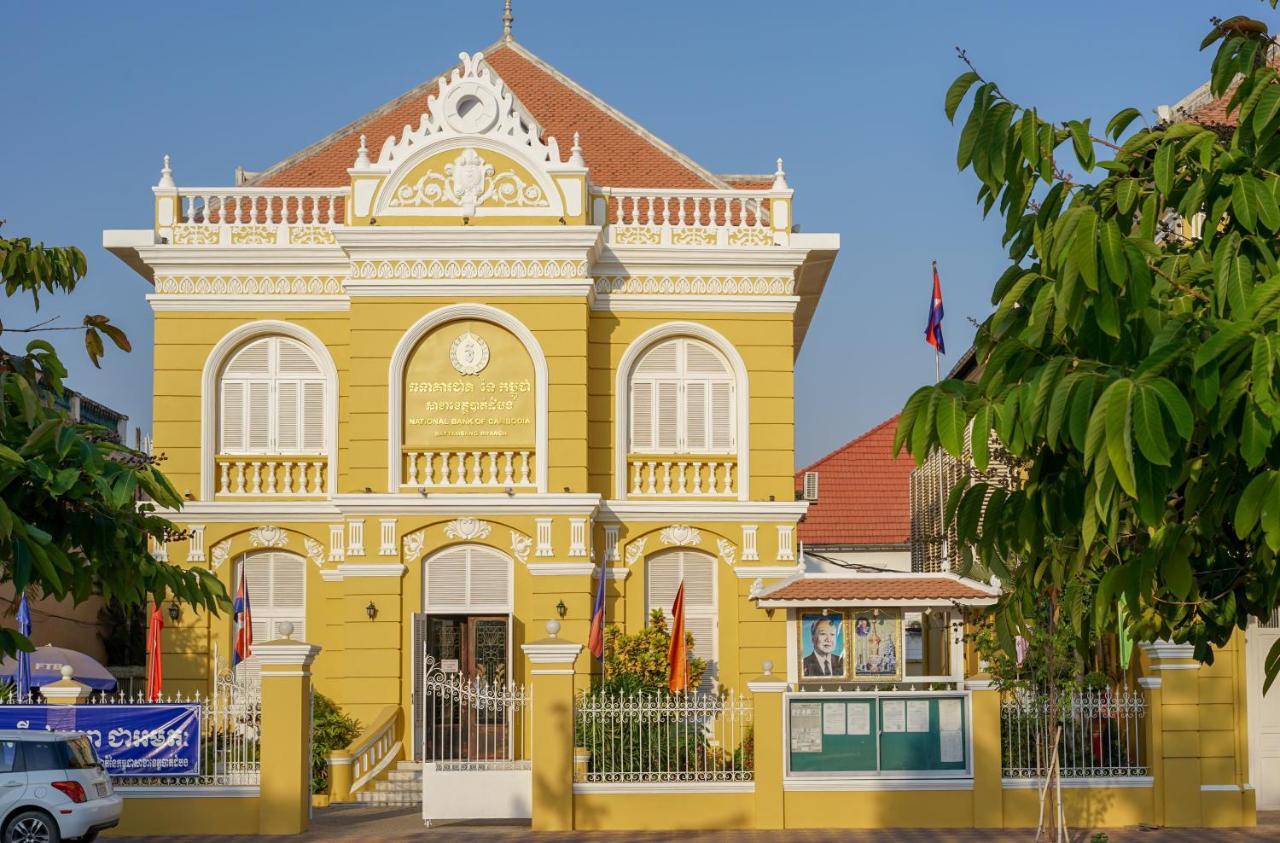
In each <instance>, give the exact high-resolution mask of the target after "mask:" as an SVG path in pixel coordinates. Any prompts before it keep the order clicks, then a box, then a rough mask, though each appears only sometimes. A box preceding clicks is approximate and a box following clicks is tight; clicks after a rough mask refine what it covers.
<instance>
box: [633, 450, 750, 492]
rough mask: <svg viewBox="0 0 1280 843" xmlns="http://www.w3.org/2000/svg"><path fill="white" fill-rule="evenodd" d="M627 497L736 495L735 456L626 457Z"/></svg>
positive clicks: (640, 455)
mask: <svg viewBox="0 0 1280 843" xmlns="http://www.w3.org/2000/svg"><path fill="white" fill-rule="evenodd" d="M627 473H628V474H629V475H630V478H631V482H630V492H629V493H628V494H629V495H630V496H631V497H649V498H684V497H695V498H696V497H703V498H711V497H721V498H723V497H736V496H737V494H738V490H737V488H736V484H737V482H738V459H737V457H736V456H733V455H713V456H685V455H681V456H674V455H664V454H632V455H630V456H629V457H627Z"/></svg>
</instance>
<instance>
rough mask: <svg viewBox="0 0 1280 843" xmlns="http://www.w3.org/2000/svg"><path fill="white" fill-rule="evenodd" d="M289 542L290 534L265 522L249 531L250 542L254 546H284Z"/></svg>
mask: <svg viewBox="0 0 1280 843" xmlns="http://www.w3.org/2000/svg"><path fill="white" fill-rule="evenodd" d="M288 543H289V534H288V533H286V532H285V531H284V530H282V529H280V528H279V527H274V526H271V525H269V524H264V525H263V526H261V527H254V528H253V529H252V530H250V531H249V544H251V545H253V546H254V547H284V546H285V545H287V544H288Z"/></svg>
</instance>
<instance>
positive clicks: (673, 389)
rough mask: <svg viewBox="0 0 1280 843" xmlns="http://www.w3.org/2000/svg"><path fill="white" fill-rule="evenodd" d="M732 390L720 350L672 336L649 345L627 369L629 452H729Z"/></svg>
mask: <svg viewBox="0 0 1280 843" xmlns="http://www.w3.org/2000/svg"><path fill="white" fill-rule="evenodd" d="M734 390H735V384H734V376H733V372H732V370H731V369H730V368H729V364H728V362H727V361H726V360H725V359H724V356H723V355H721V354H720V352H718V351H716V350H715V349H714V348H712V347H711V346H709V345H707V344H706V343H704V342H702V341H700V340H696V339H691V338H688V337H676V338H674V339H669V340H665V341H663V342H660V343H658V344H657V345H655V346H653V347H652V348H650V349H648V350H647V351H646V352H645V353H644V354H643V355H642V356H641V357H640V359H639V360H638V361H637V362H636V365H635V367H634V369H633V370H632V372H631V424H630V428H631V452H632V453H641V454H644V453H657V454H723V453H731V452H732V451H733V450H734V449H735V447H736V442H735V431H736V429H737V423H736V420H735V418H734V412H735V409H734V408H735V400H734Z"/></svg>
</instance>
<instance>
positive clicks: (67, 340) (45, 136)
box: [0, 0, 1280, 464]
mask: <svg viewBox="0 0 1280 843" xmlns="http://www.w3.org/2000/svg"><path fill="white" fill-rule="evenodd" d="M514 5H515V15H516V24H515V34H516V38H517V39H518V40H519V41H521V42H522V43H524V44H525V45H526V46H527V47H528V48H529V49H531V50H533V51H534V52H535V53H537V54H538V55H540V56H541V57H542V58H544V59H545V60H547V61H549V62H550V63H551V64H553V65H555V66H557V67H558V68H560V69H561V70H562V71H564V72H565V73H567V74H568V75H569V76H571V77H573V78H574V79H576V80H577V81H578V82H579V83H581V84H582V85H583V86H585V87H586V88H588V89H589V90H591V91H593V92H594V93H596V94H597V95H599V96H601V97H602V98H603V99H605V100H607V101H608V102H610V103H612V104H613V105H614V106H615V107H617V108H618V109H620V110H621V111H623V112H624V113H626V114H627V115H629V116H631V117H632V118H634V119H635V120H637V121H638V122H640V123H641V124H642V125H644V126H645V127H647V128H648V129H649V130H650V131H652V132H653V133H655V134H656V135H658V136H659V137H661V138H663V139H664V140H666V141H667V142H669V143H671V144H672V145H674V146H675V147H677V148H678V149H680V150H682V151H683V152H685V153H686V154H687V155H689V156H691V157H692V158H694V159H695V160H697V161H699V162H700V163H701V164H703V165H704V166H706V167H708V168H709V169H712V170H714V171H717V172H768V171H771V170H772V168H773V160H774V159H775V158H776V157H777V156H779V155H782V156H784V157H785V159H786V169H787V175H788V180H789V181H790V183H791V186H792V187H793V188H795V190H796V221H797V222H798V223H799V224H800V225H801V226H802V228H803V229H804V230H805V231H834V232H838V233H839V234H840V235H841V237H842V241H843V247H842V250H841V255H840V258H839V259H838V260H837V262H836V266H835V269H834V271H833V273H832V275H831V278H830V280H829V282H828V284H827V289H826V293H825V294H824V296H823V300H822V303H821V305H820V306H819V308H818V313H817V316H816V318H815V320H814V322H813V325H812V328H811V329H810V332H809V336H808V339H807V340H806V343H805V346H804V350H803V351H802V353H801V355H800V358H799V361H798V368H797V375H796V391H797V401H796V451H797V460H798V461H799V462H800V464H803V463H806V462H808V461H811V460H813V459H815V458H817V457H818V456H821V455H822V454H823V453H825V452H827V451H829V450H831V449H832V448H835V447H837V446H839V445H840V444H842V443H844V442H845V441H847V440H848V439H851V438H853V437H854V436H856V435H858V434H859V433H861V432H863V431H864V430H866V429H867V428H869V427H872V426H874V425H875V424H877V423H879V422H880V421H882V420H884V419H885V418H887V417H889V416H890V415H892V414H893V413H895V412H896V411H897V410H898V409H899V408H900V407H901V405H902V403H903V401H904V400H905V399H906V397H907V396H908V395H909V394H910V393H911V391H912V390H913V389H914V388H915V387H916V386H918V385H919V384H921V383H923V382H926V381H928V380H930V379H931V378H932V377H933V359H932V353H931V349H930V348H929V347H928V346H927V345H925V343H924V340H923V329H924V323H925V316H926V310H927V305H928V296H929V285H930V279H929V262H930V260H932V259H934V258H936V259H937V260H938V263H939V267H940V269H941V273H942V283H943V292H944V296H945V301H946V312H947V317H946V322H945V333H946V339H947V346H948V349H949V350H950V354H949V355H948V356H947V357H946V358H945V360H944V364H943V365H944V367H945V366H949V365H950V364H951V363H953V362H954V361H955V359H956V358H957V357H958V356H959V354H960V353H961V352H963V351H964V349H965V348H966V346H967V344H968V342H969V340H970V339H971V337H972V334H973V328H972V326H971V325H970V324H969V322H968V320H969V319H970V318H972V319H978V320H980V319H982V318H983V317H984V316H985V315H986V313H987V312H988V311H989V309H990V305H989V294H990V289H991V285H992V283H993V282H994V280H995V278H996V277H997V276H998V275H999V273H1000V272H1001V271H1002V270H1003V268H1004V262H1003V260H1002V253H1001V249H1000V244H999V230H998V228H997V227H996V223H995V222H994V221H988V222H984V221H983V220H982V218H981V214H980V213H979V211H978V209H977V208H976V207H975V205H974V204H973V196H974V194H975V192H976V183H975V182H974V180H973V178H972V176H971V175H968V174H959V173H957V172H956V168H955V163H954V161H955V139H956V135H957V131H958V130H957V129H955V128H953V127H952V126H950V125H949V124H948V123H947V121H946V118H945V117H944V116H943V114H942V97H943V93H944V92H945V90H946V87H947V85H948V84H949V83H950V82H951V80H952V79H953V78H954V77H955V76H956V75H957V74H958V73H959V72H960V71H961V70H962V69H963V68H962V67H961V65H960V63H959V61H958V60H957V59H956V57H955V49H954V48H955V47H956V46H957V45H961V46H963V47H964V48H965V49H966V50H968V53H969V56H970V58H971V59H972V60H973V61H974V62H975V63H976V64H977V66H978V68H979V69H980V70H981V71H982V72H983V74H984V75H986V76H988V77H989V78H992V79H994V80H996V81H998V82H999V83H1000V84H1001V86H1002V88H1003V89H1004V90H1005V91H1006V93H1007V94H1008V95H1009V96H1011V97H1013V98H1014V99H1016V100H1018V101H1021V102H1025V103H1029V104H1036V105H1037V106H1038V107H1039V108H1040V111H1041V114H1042V115H1044V116H1049V117H1052V118H1055V119H1064V118H1068V117H1084V116H1090V115H1093V116H1095V117H1097V118H1098V119H1099V120H1100V121H1102V122H1105V120H1106V119H1108V118H1109V117H1110V116H1111V115H1112V114H1113V113H1115V112H1116V111H1118V110H1119V109H1121V108H1123V107H1125V106H1129V105H1132V106H1135V107H1137V108H1139V109H1142V110H1144V111H1146V112H1148V113H1150V112H1151V111H1152V110H1154V108H1155V107H1156V106H1157V105H1161V104H1171V103H1173V102H1176V101H1177V100H1178V99H1180V98H1181V97H1182V96H1183V95H1185V94H1186V93H1188V92H1189V91H1191V90H1192V89H1194V88H1195V87H1196V86H1197V85H1199V84H1200V83H1201V82H1202V81H1204V80H1205V79H1206V78H1207V73H1208V66H1209V61H1210V56H1209V55H1207V54H1200V53H1198V52H1197V51H1196V47H1197V45H1198V44H1199V41H1200V38H1201V37H1202V36H1203V35H1204V33H1205V32H1206V31H1207V30H1208V28H1209V24H1208V17H1209V16H1210V14H1217V15H1220V16H1222V17H1227V16H1230V15H1232V14H1237V13H1247V14H1251V15H1254V16H1259V17H1264V18H1265V19H1267V20H1268V22H1269V23H1271V26H1272V28H1273V29H1274V28H1276V26H1277V23H1280V20H1277V16H1276V14H1275V13H1273V12H1271V11H1269V10H1268V9H1267V7H1266V6H1265V5H1264V4H1261V3H1254V2H1242V0H1210V2H1208V3H1206V2H1204V0H1195V2H1192V1H1191V0H1185V1H1184V0H1148V1H1147V2H1123V3H1116V2H1114V1H1113V2H1097V0H1077V2H1074V3H1071V4H1065V5H1064V4H1062V3H1057V2H1054V3H1047V2H1032V0H1023V2H969V3H952V2H946V3H943V2H935V3H913V4H902V3H899V4H885V3H875V4H871V3H857V2H852V3H851V2H840V3H836V2H809V3H791V4H785V5H779V4H777V3H766V2H749V0H740V1H739V2H727V0H726V2H714V3H713V2H698V3H691V2H688V0H685V1H684V2H674V0H645V1H644V2H636V3H619V2H599V0H597V1H596V2H584V0H556V2H547V0H541V2H533V0H516V2H515V4H514ZM501 10H502V3H501V2H499V0H483V2H475V0H473V1H472V2H468V3H465V4H464V3H442V2H423V0H417V2H398V3H379V2H366V3H362V4H352V3H329V2H309V3H302V2H270V3H250V2H232V0H223V2H219V3H208V4H175V3H165V4H158V3H144V2H129V3H93V4H88V3H84V4H55V3H25V4H13V5H10V6H9V7H8V8H7V9H6V12H5V28H6V30H7V31H8V32H9V34H10V35H11V36H17V37H10V38H8V39H6V43H5V49H4V50H3V51H0V78H3V79H5V80H6V82H7V85H6V88H7V91H6V98H5V99H6V104H5V106H4V118H3V122H4V124H6V125H5V128H4V130H3V131H0V162H2V163H0V174H2V175H0V219H7V220H8V224H7V225H6V226H5V227H4V229H3V230H4V232H5V233H6V234H7V235H9V236H15V235H20V234H25V235H30V236H32V237H34V238H36V239H40V240H44V241H45V242H48V243H51V244H53V243H57V244H75V245H79V246H80V247H81V248H83V249H84V250H85V252H86V254H87V256H88V260H89V277H88V278H87V280H86V282H85V283H84V285H83V287H82V288H81V290H79V291H78V292H77V293H76V294H75V295H74V296H72V297H69V298H63V299H61V300H58V301H56V304H53V303H51V304H49V305H47V306H46V307H45V308H44V309H43V310H42V314H41V315H42V318H43V317H45V316H48V315H53V314H55V313H58V314H65V315H64V316H63V319H62V323H61V324H74V323H75V322H78V320H79V317H80V315H82V314H84V313H105V314H107V315H109V316H111V318H112V319H113V320H114V321H115V322H116V323H117V324H119V325H121V326H122V327H123V328H124V329H125V330H126V331H127V332H128V334H129V335H130V337H131V339H132V340H133V343H134V347H135V349H136V350H135V351H134V352H133V353H132V354H127V355H126V354H121V353H118V352H112V353H109V354H108V356H107V358H106V360H105V361H104V362H103V369H102V371H101V372H96V371H95V370H94V369H93V367H92V365H91V364H90V363H89V362H88V360H87V358H86V357H85V355H84V352H83V348H82V347H81V345H80V340H79V335H78V334H71V333H67V334H62V335H59V336H58V337H57V342H58V344H59V345H60V347H62V348H63V349H64V352H65V354H64V356H65V358H66V361H67V362H68V364H69V368H70V370H71V384H72V385H73V386H74V387H75V388H77V389H80V390H82V391H83V392H85V393H86V394H88V395H90V396H92V397H94V398H96V399H98V400H100V401H103V402H105V403H107V404H109V405H111V406H113V407H116V408H118V409H120V410H122V411H124V412H127V413H128V414H129V415H130V417H131V419H132V422H131V423H132V424H138V425H142V426H143V427H144V428H145V427H146V426H147V425H148V424H149V423H150V417H151V311H150V308H149V307H148V306H147V304H146V302H145V300H144V298H143V297H144V295H145V294H146V293H147V292H148V290H149V287H148V285H147V284H146V282H144V281H143V280H142V279H141V278H139V277H137V276H136V275H135V274H134V273H133V272H132V271H130V270H129V269H127V268H126V267H125V266H124V265H123V264H122V263H120V262H119V261H118V260H116V258H114V257H113V256H111V255H110V254H109V253H107V252H105V251H104V250H103V249H102V248H101V245H100V244H101V242H102V234H101V232H102V230H103V229H105V228H148V227H150V225H151V217H152V202H151V193H150V187H151V185H153V184H155V182H156V179H157V177H158V170H159V167H160V160H161V156H162V155H164V154H165V153H168V154H170V155H172V156H173V166H174V170H175V176H176V178H177V181H178V183H179V184H180V185H201V186H206V185H224V184H230V183H231V178H232V171H233V170H234V168H235V167H236V166H237V165H242V166H244V167H246V168H247V169H250V170H256V169H261V168H263V167H266V166H269V165H270V164H272V163H274V162H276V161H278V160H280V159H281V158H284V157H286V156H288V155H289V154H291V153H293V152H295V151H296V150H298V149H300V148H302V147H304V146H306V145H307V144H309V143H311V142H313V141H315V140H317V139H318V138H320V137H323V136H324V135H325V134H327V133H328V132H329V131H331V130H333V129H336V128H338V127H340V126H342V125H344V124H346V123H347V122H349V121H351V120H352V119H355V118H356V117H359V116H360V115H362V114H364V113H365V112H367V111H369V110H370V109H372V108H374V107H375V106H377V105H379V104H381V103H383V102H385V101H387V100H389V99H391V98H393V97H395V96H397V95H399V94H401V93H403V92H404V91H405V90H407V89H408V88H410V87H412V86H413V85H415V84H417V83H419V82H421V81H423V80H424V79H428V78H430V77H432V76H434V75H436V74H437V73H439V72H440V71H441V70H443V69H444V68H446V67H448V66H450V65H451V64H452V63H453V62H454V61H456V57H457V53H458V52H459V51H461V50H468V51H474V50H478V49H481V48H483V47H485V46H487V45H488V44H490V43H492V42H493V41H494V40H496V39H497V37H498V36H499V34H500V31H501V25H500V17H501ZM19 34H20V35H19ZM562 140H563V139H562ZM378 143H381V141H380V140H379V141H378ZM371 145H372V142H371ZM562 145H563V144H562ZM589 160H590V159H589V157H588V161H589ZM3 309H4V312H3V313H0V318H3V321H4V324H5V325H7V326H19V325H22V324H24V323H26V320H29V319H30V313H29V308H26V307H22V306H18V307H15V306H14V305H13V304H12V303H6V304H4V306H3ZM72 337H74V338H75V339H74V341H73V340H72V339H71V338H72ZM12 341H13V337H10V338H8V339H7V340H6V344H12Z"/></svg>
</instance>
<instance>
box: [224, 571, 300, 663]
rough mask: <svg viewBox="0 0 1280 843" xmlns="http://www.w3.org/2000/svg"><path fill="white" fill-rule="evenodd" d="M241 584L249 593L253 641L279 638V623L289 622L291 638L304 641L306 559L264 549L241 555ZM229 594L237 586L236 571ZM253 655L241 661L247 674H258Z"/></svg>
mask: <svg viewBox="0 0 1280 843" xmlns="http://www.w3.org/2000/svg"><path fill="white" fill-rule="evenodd" d="M240 564H241V565H242V566H244V574H245V587H246V588H247V589H248V592H249V609H250V612H251V614H252V615H253V642H254V644H261V643H263V642H265V641H272V640H275V639H277V638H280V637H281V636H282V635H283V634H284V632H283V630H282V629H281V626H282V624H284V623H286V622H288V623H291V624H293V639H294V640H295V641H305V640H306V635H307V621H306V618H307V610H306V606H307V599H306V598H307V592H306V577H307V567H306V566H307V561H306V560H305V559H303V558H302V557H301V556H297V555H295V554H292V553H285V552H283V551H265V552H261V553H251V554H246V555H245V556H243V557H241V561H240ZM236 577H237V579H236V580H235V583H234V584H233V586H232V593H234V592H235V589H236V587H238V585H239V572H238V571H237V572H236ZM257 661H258V660H257V659H256V658H250V659H249V660H248V661H247V662H244V663H242V664H241V670H242V672H244V673H247V674H248V675H249V676H251V677H254V678H256V677H257V676H258V673H259V671H258V664H257Z"/></svg>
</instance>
